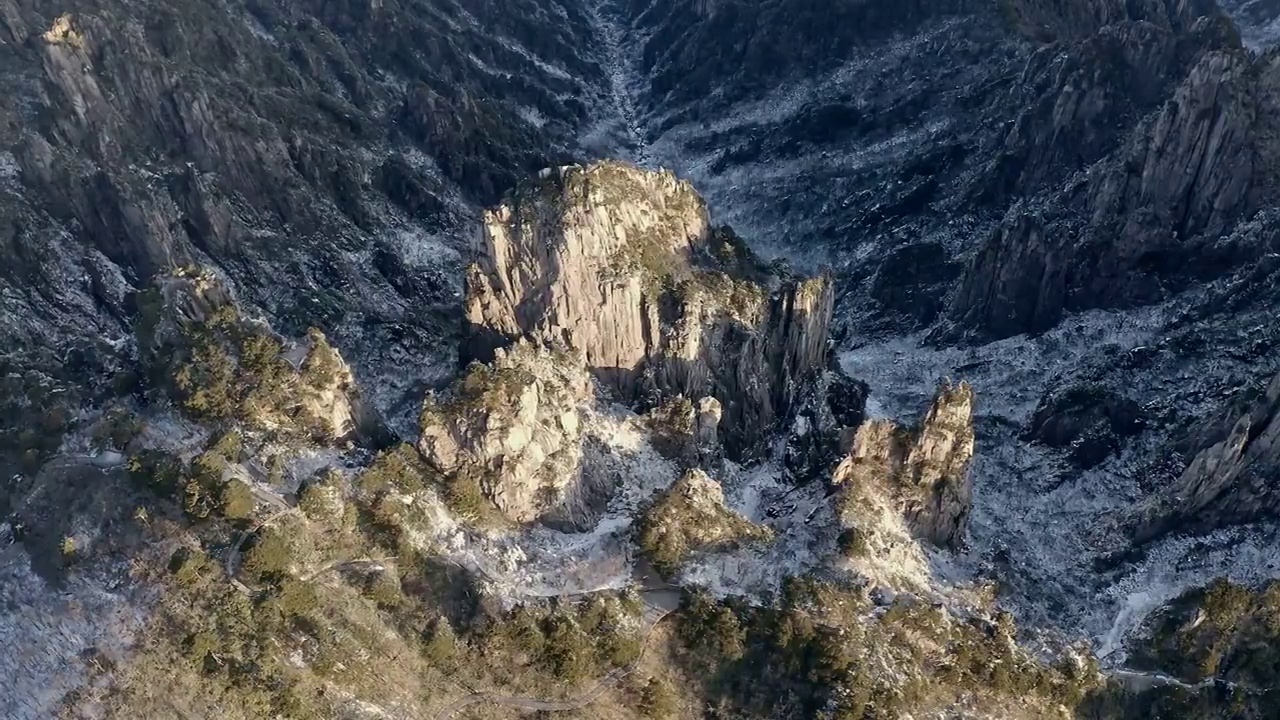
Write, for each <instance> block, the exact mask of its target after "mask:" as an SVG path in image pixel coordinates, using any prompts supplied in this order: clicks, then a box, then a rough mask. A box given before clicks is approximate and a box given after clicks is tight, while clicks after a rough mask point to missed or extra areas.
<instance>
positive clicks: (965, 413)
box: [832, 383, 974, 548]
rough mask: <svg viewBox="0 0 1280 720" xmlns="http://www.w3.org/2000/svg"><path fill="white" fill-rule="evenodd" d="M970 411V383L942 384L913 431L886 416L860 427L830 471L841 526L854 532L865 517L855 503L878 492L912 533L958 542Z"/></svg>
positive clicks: (965, 503) (967, 487)
mask: <svg viewBox="0 0 1280 720" xmlns="http://www.w3.org/2000/svg"><path fill="white" fill-rule="evenodd" d="M973 411H974V393H973V389H972V388H971V387H969V386H968V385H967V384H965V383H959V384H957V385H950V384H944V385H942V386H941V387H940V388H939V389H938V391H937V394H936V396H935V397H934V400H933V404H932V405H931V406H930V407H929V411H928V412H927V413H926V414H925V416H924V418H923V420H922V421H921V423H920V426H919V428H918V429H915V430H912V429H908V428H903V427H900V426H898V425H897V424H895V423H893V422H891V421H888V420H873V421H869V422H866V423H864V424H863V425H861V426H860V427H859V428H858V430H857V433H856V434H855V435H854V438H853V442H852V447H851V448H850V451H849V454H848V455H847V456H846V457H845V458H844V460H842V461H841V463H840V465H839V466H838V467H837V468H836V469H835V472H834V473H833V475H832V483H833V484H834V485H835V486H836V488H837V490H838V493H839V494H840V495H841V497H842V498H843V499H842V500H839V501H837V505H838V506H839V507H842V508H844V510H842V513H843V516H842V517H843V522H844V523H845V524H846V526H847V527H849V528H851V529H853V530H854V531H860V530H859V528H863V527H864V524H865V521H864V520H860V519H859V518H860V517H861V516H862V513H861V510H859V508H858V505H859V504H860V503H862V502H865V501H867V499H868V498H869V497H872V496H878V497H880V498H885V499H889V500H891V501H892V503H894V504H895V505H896V511H897V513H900V515H901V517H902V519H903V521H904V522H905V523H906V526H907V527H908V528H909V529H910V532H911V534H912V535H913V536H915V537H916V538H918V539H920V540H924V541H926V542H929V543H932V544H933V545H937V546H939V547H950V548H955V547H958V546H959V545H960V543H961V542H962V539H963V535H964V530H965V523H966V521H967V520H968V516H969V511H970V509H971V504H972V497H973V480H972V478H971V477H970V475H969V461H970V459H972V457H973V452H974V431H973ZM877 502H883V500H878V501H877ZM862 531H864V532H865V529H864V530H862Z"/></svg>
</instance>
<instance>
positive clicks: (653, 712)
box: [639, 677, 678, 720]
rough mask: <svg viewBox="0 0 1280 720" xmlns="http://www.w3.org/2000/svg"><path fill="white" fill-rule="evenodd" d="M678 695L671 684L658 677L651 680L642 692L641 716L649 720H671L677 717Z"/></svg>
mask: <svg viewBox="0 0 1280 720" xmlns="http://www.w3.org/2000/svg"><path fill="white" fill-rule="evenodd" d="M677 709H678V708H677V705H676V694H675V692H674V691H673V690H672V689H671V684H670V683H668V682H666V681H664V680H660V679H659V678H656V677H651V678H649V682H647V683H645V685H644V687H643V688H641V690H640V702H639V710H640V715H641V716H642V717H644V718H646V719H647V720H670V718H672V717H675V714H676V710H677Z"/></svg>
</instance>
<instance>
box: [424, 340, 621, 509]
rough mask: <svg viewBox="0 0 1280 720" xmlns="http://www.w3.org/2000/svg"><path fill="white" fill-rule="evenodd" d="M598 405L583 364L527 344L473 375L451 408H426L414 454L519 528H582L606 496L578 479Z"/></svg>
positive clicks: (431, 403) (501, 353)
mask: <svg viewBox="0 0 1280 720" xmlns="http://www.w3.org/2000/svg"><path fill="white" fill-rule="evenodd" d="M592 399H593V387H592V383H591V378H590V376H589V375H588V374H587V372H586V368H585V367H584V366H583V364H582V362H581V360H580V359H579V358H577V357H575V356H574V355H572V354H570V353H566V352H556V351H553V350H550V349H547V348H543V347H538V346H534V345H531V344H529V343H528V342H521V343H518V344H516V345H515V346H513V347H511V348H510V349H509V350H508V349H501V348H500V349H498V350H497V351H496V354H495V357H494V360H493V363H492V364H491V365H481V364H478V363H477V364H475V365H473V366H472V367H471V368H469V369H468V371H467V372H466V374H465V375H464V376H463V377H462V379H460V380H459V381H458V383H457V384H456V386H455V387H454V389H453V391H452V392H451V393H450V395H449V396H448V397H447V398H442V399H441V400H435V399H430V400H428V402H427V404H426V407H425V408H424V409H423V411H422V421H421V422H422V434H421V435H420V436H419V439H418V448H419V449H420V450H421V451H422V454H423V456H424V457H425V458H426V460H427V461H428V462H430V463H431V464H432V465H433V466H435V467H436V468H437V469H439V470H440V471H441V472H443V473H445V474H447V475H453V476H458V475H462V476H464V477H463V478H459V480H458V481H459V482H470V483H474V484H475V485H476V486H477V487H478V488H479V490H480V491H481V492H482V493H483V494H484V496H485V497H486V498H487V499H488V500H489V501H490V502H492V503H493V504H494V505H495V506H497V508H498V510H500V511H501V512H502V513H503V515H505V516H506V517H507V518H509V519H511V520H512V521H514V522H517V523H530V522H534V521H537V520H547V519H553V520H560V521H563V522H566V523H569V524H575V523H581V522H582V521H583V519H584V518H586V517H588V516H589V515H590V510H589V508H590V506H591V505H593V504H598V502H596V499H595V498H593V495H594V494H599V493H600V492H601V490H600V489H599V488H597V489H594V490H593V489H592V487H591V485H590V483H591V478H590V477H589V476H584V474H583V470H582V443H583V435H582V425H583V423H584V419H583V416H582V409H581V408H582V406H584V405H587V404H589V403H590V402H591V401H592ZM604 490H605V496H606V498H607V488H606V489H604Z"/></svg>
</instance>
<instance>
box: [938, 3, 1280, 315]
mask: <svg viewBox="0 0 1280 720" xmlns="http://www.w3.org/2000/svg"><path fill="white" fill-rule="evenodd" d="M1204 22H1209V21H1207V20H1206V21H1204ZM1204 22H1202V23H1200V24H1197V26H1196V30H1197V32H1198V34H1194V35H1193V36H1181V37H1171V36H1166V35H1162V34H1160V33H1153V32H1151V31H1150V30H1143V31H1139V30H1137V29H1130V32H1131V35H1130V36H1128V40H1127V43H1126V44H1123V45H1121V47H1120V48H1119V50H1125V51H1127V52H1130V53H1131V54H1135V56H1134V57H1133V58H1131V59H1129V60H1126V61H1125V62H1124V63H1122V65H1123V66H1124V68H1122V69H1117V71H1116V72H1117V73H1118V74H1119V76H1121V77H1125V78H1126V80H1125V81H1124V83H1122V85H1125V84H1129V85H1132V84H1134V83H1139V84H1141V85H1142V87H1141V88H1139V87H1137V86H1136V85H1135V86H1134V87H1133V88H1131V89H1130V90H1123V89H1121V86H1118V85H1117V86H1114V87H1111V89H1107V88H1108V87H1109V86H1107V85H1106V83H1105V78H1106V77H1108V75H1105V74H1104V75H1101V76H1089V77H1080V78H1078V79H1077V80H1074V81H1067V83H1066V85H1064V86H1063V87H1061V88H1059V89H1058V90H1055V91H1053V92H1051V93H1049V94H1048V95H1047V96H1046V97H1050V98H1056V100H1055V104H1054V108H1055V112H1057V111H1059V110H1063V108H1069V107H1077V106H1079V104H1080V103H1084V104H1085V105H1088V104H1089V103H1101V105H1099V106H1098V107H1094V108H1092V109H1091V110H1090V112H1091V113H1096V115H1094V116H1093V117H1095V119H1096V122H1098V123H1101V124H1100V125H1098V127H1099V129H1100V131H1101V130H1105V131H1106V132H1111V130H1110V129H1109V128H1112V127H1114V123H1115V117H1116V116H1117V115H1119V116H1125V115H1126V114H1131V111H1132V110H1137V109H1139V108H1140V107H1141V104H1142V102H1141V98H1143V97H1146V98H1153V97H1158V96H1159V88H1160V87H1161V84H1162V81H1161V77H1163V76H1166V75H1168V74H1169V72H1170V71H1169V70H1168V69H1167V68H1169V67H1177V66H1178V64H1179V63H1186V64H1187V67H1189V68H1190V69H1189V70H1188V71H1187V75H1186V77H1185V79H1184V80H1183V81H1182V82H1181V85H1180V86H1178V88H1177V90H1176V92H1174V94H1173V96H1172V98H1170V99H1169V100H1168V101H1167V102H1165V103H1164V105H1163V106H1162V107H1161V109H1160V110H1159V111H1158V112H1156V113H1155V114H1154V115H1152V116H1151V117H1150V118H1149V119H1148V120H1146V121H1144V122H1140V123H1138V125H1137V126H1136V127H1135V128H1134V129H1133V130H1132V131H1131V132H1130V134H1129V137H1128V139H1127V140H1126V142H1125V143H1124V145H1123V146H1121V147H1119V148H1116V149H1115V150H1114V152H1111V154H1110V155H1106V156H1104V155H1102V154H1098V153H1096V152H1095V150H1092V149H1091V150H1083V151H1078V152H1086V153H1089V152H1094V153H1095V154H1094V155H1093V156H1092V157H1091V158H1090V157H1079V158H1075V159H1074V160H1073V161H1072V162H1071V163H1067V165H1075V166H1077V167H1079V166H1083V165H1084V164H1085V163H1086V162H1091V161H1092V160H1093V159H1098V158H1100V159H1098V160H1097V162H1096V163H1094V164H1093V166H1092V167H1091V168H1090V170H1089V172H1088V174H1087V176H1077V178H1076V179H1074V180H1072V181H1071V182H1070V183H1068V185H1067V187H1066V188H1065V189H1064V190H1065V191H1064V192H1063V193H1062V194H1061V195H1060V196H1058V197H1057V198H1055V199H1053V200H1049V199H1046V198H1041V199H1037V200H1034V201H1031V200H1029V201H1025V202H1020V203H1017V204H1015V205H1014V206H1012V208H1011V209H1010V210H1009V211H1008V213H1007V215H1006V217H1005V219H1004V221H1003V222H1002V223H1001V225H1000V226H999V227H998V229H996V230H995V231H994V232H992V234H991V235H990V236H989V237H988V239H987V240H986V241H985V242H984V244H983V245H982V247H981V249H980V250H979V252H978V253H977V254H976V255H975V256H974V257H973V258H972V260H971V261H970V264H969V266H968V269H967V270H966V273H965V275H964V278H963V280H962V281H961V284H960V287H959V290H958V291H957V293H956V295H955V297H954V303H953V305H952V308H951V312H950V319H951V321H952V322H954V323H955V324H956V325H958V326H959V327H961V328H966V329H969V330H976V331H977V332H978V333H979V334H981V335H984V336H986V337H995V338H1000V337H1007V336H1010V335H1015V334H1018V333H1022V332H1040V331H1043V330H1045V329H1047V328H1049V327H1052V326H1053V325H1055V324H1056V323H1057V322H1058V320H1059V319H1061V317H1062V315H1063V313H1065V312H1067V311H1071V310H1085V309H1090V308H1096V307H1113V306H1117V305H1127V304H1134V303H1149V302H1154V301H1157V300H1159V299H1161V298H1163V297H1165V296H1166V295H1167V294H1168V293H1170V292H1173V291H1176V290H1177V289H1179V288H1180V287H1183V286H1185V285H1186V284H1187V282H1188V281H1189V280H1191V279H1196V278H1204V277H1213V276H1215V274H1220V273H1222V272H1223V271H1224V270H1225V269H1228V268H1231V267H1234V266H1239V265H1240V264H1242V263H1244V262H1247V261H1248V260H1249V259H1250V252H1249V251H1248V250H1244V249H1240V251H1238V252H1236V254H1235V255H1234V256H1230V257H1223V253H1222V252H1221V251H1215V250H1214V245H1215V242H1216V241H1217V240H1218V239H1219V238H1221V237H1224V236H1225V235H1227V234H1228V233H1229V232H1230V231H1231V230H1232V229H1233V228H1234V226H1235V225H1236V224H1237V223H1239V222H1241V221H1242V220H1243V219H1246V218H1247V217H1248V216H1249V215H1250V214H1251V213H1252V212H1253V211H1254V210H1256V209H1257V208H1258V207H1259V206H1260V204H1261V203H1263V202H1264V199H1265V198H1269V197H1272V196H1273V194H1274V192H1275V190H1274V188H1275V183H1276V179H1275V178H1276V170H1277V169H1278V167H1280V165H1277V163H1275V162H1274V159H1273V158H1274V157H1275V156H1276V154H1277V153H1278V152H1280V149H1277V148H1280V145H1277V143H1276V141H1275V137H1276V136H1277V133H1276V132H1275V130H1274V129H1272V128H1271V127H1270V125H1271V124H1272V123H1271V121H1270V120H1263V118H1265V117H1267V115H1268V114H1269V111H1268V112H1265V113H1264V112H1263V110H1262V109H1261V108H1262V107H1263V106H1265V107H1268V108H1269V107H1271V105H1273V104H1274V102H1273V100H1272V97H1273V96H1274V95H1275V94H1276V93H1275V91H1274V90H1273V89H1272V87H1273V86H1275V85H1276V83H1277V80H1280V74H1276V77H1275V78H1273V77H1272V74H1271V73H1272V72H1273V71H1272V70H1271V67H1272V65H1274V62H1273V61H1269V60H1265V59H1263V60H1254V59H1252V58H1251V57H1250V56H1249V55H1247V54H1246V53H1244V52H1242V51H1241V50H1240V49H1239V47H1238V40H1237V41H1236V42H1237V45H1236V46H1234V47H1233V46H1231V44H1230V42H1229V41H1228V40H1223V39H1221V38H1218V37H1217V36H1216V35H1214V34H1213V30H1212V28H1202V27H1201V25H1203V24H1204ZM1119 32H1120V29H1114V30H1109V31H1108V32H1106V33H1102V34H1100V35H1099V38H1101V37H1102V36H1103V35H1107V34H1112V35H1114V34H1116V33H1119ZM1132 33H1136V34H1132ZM1143 33H1145V35H1144V34H1143ZM1144 37H1145V38H1146V39H1145V40H1143V39H1142V38H1144ZM1095 40H1097V39H1096V38H1095ZM1215 47H1216V48H1218V49H1212V48H1215ZM1184 56H1185V57H1189V58H1190V61H1187V60H1185V59H1182V58H1184ZM1135 63H1136V64H1135ZM1162 68H1163V69H1162ZM1113 74H1115V73H1113ZM1099 78H1102V80H1099ZM1143 78H1146V79H1143ZM1098 82H1103V84H1102V85H1097V84H1096V83H1098ZM1091 83H1094V84H1091ZM1082 88H1083V89H1082ZM1082 92H1083V93H1084V94H1085V95H1084V98H1087V97H1088V96H1089V94H1090V93H1097V94H1098V95H1097V97H1096V98H1095V99H1094V100H1087V99H1084V98H1082V97H1078V96H1079V94H1080V93H1082ZM1073 98H1074V99H1073ZM1108 98H1110V99H1108ZM1120 98H1123V103H1122V105H1116V103H1120V102H1121V99H1120ZM1108 103H1109V104H1110V105H1112V107H1109V108H1108V107H1104V106H1105V105H1107V104H1108ZM1134 103H1136V104H1134ZM1125 107H1128V108H1129V110H1130V113H1126V111H1125ZM1026 117H1027V116H1024V119H1025V118H1026ZM1020 122H1021V121H1020ZM1063 122H1064V123H1066V125H1065V126H1064V127H1063V129H1061V130H1059V129H1058V121H1057V120H1054V121H1053V122H1052V123H1042V125H1043V128H1044V129H1048V128H1054V131H1053V135H1054V137H1061V138H1063V142H1066V143H1067V145H1065V146H1063V147H1064V148H1067V147H1069V148H1078V147H1086V148H1095V149H1096V148H1105V147H1107V145H1108V141H1107V140H1105V139H1103V138H1101V137H1093V136H1090V135H1089V133H1090V132H1092V131H1088V130H1087V126H1090V125H1091V123H1093V122H1095V121H1093V120H1088V121H1086V120H1083V119H1081V118H1076V119H1075V120H1069V121H1068V120H1065V119H1064V120H1063ZM1080 122H1084V123H1085V125H1083V126H1082V125H1080ZM1019 127H1021V125H1019ZM1072 128H1074V129H1072ZM1039 132H1040V134H1043V132H1042V131H1039ZM1076 132H1084V133H1085V135H1080V136H1075V135H1073V134H1072V133H1076ZM1064 133H1065V134H1064ZM1013 138H1014V136H1013V135H1011V136H1010V142H1012V139H1013ZM1016 147H1022V148H1025V149H1028V150H1030V151H1031V152H1032V154H1030V155H1029V154H1027V153H1026V152H1022V151H1018V152H1014V150H1015V149H1016ZM1054 147H1055V142H1054V141H1053V140H1052V139H1050V138H1047V137H1045V138H1041V139H1030V140H1027V141H1025V142H1024V141H1019V144H1018V145H1017V146H1013V145H1010V146H1009V147H1008V148H1007V149H1006V153H1005V154H1004V155H1002V156H1001V158H1000V160H999V161H998V163H997V164H999V163H1000V162H1003V163H1005V164H1008V165H1009V167H1007V168H1006V169H1005V171H1003V176H1005V177H1006V179H1009V178H1010V177H1011V176H1009V175H1008V171H1017V172H1020V173H1021V175H1020V179H1018V180H1016V181H1015V180H1012V179H1010V182H1011V183H1012V185H1011V186H1013V187H1018V188H1019V189H1020V191H1025V190H1027V189H1034V186H1035V182H1034V178H1035V177H1037V176H1043V177H1050V176H1052V173H1048V172H1047V171H1046V170H1044V168H1047V167H1051V166H1053V165H1054V164H1058V163H1061V162H1062V161H1063V158H1062V157H1061V156H1060V155H1056V154H1054V153H1057V152H1058V151H1057V150H1054ZM1045 153H1050V154H1048V155H1045ZM1036 168H1040V169H1036ZM1028 173H1030V175H1028ZM1028 183H1030V184H1028ZM984 187H987V189H991V188H992V186H990V185H987V186H984ZM995 187H996V188H997V189H998V183H997V186H995ZM1081 217H1083V218H1084V220H1083V221H1082V220H1081Z"/></svg>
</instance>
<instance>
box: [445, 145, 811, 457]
mask: <svg viewBox="0 0 1280 720" xmlns="http://www.w3.org/2000/svg"><path fill="white" fill-rule="evenodd" d="M478 246H479V247H478V259H477V261H476V263H475V264H473V265H472V266H471V267H470V268H469V269H468V274H467V297H466V319H467V324H468V340H467V348H466V353H465V355H466V356H468V357H470V358H474V359H480V360H485V359H488V358H490V357H492V354H493V350H494V349H495V348H498V347H502V346H504V345H507V344H509V343H510V342H512V341H513V340H514V339H516V338H519V337H530V338H534V339H537V340H539V341H542V342H547V343H563V344H565V345H567V346H568V347H570V348H573V349H575V350H577V351H580V352H581V353H582V354H583V355H584V357H585V358H586V362H587V365H588V367H590V369H591V371H592V373H593V374H594V375H595V376H596V378H597V379H599V380H600V381H601V382H602V384H603V385H604V386H605V387H607V388H609V389H610V390H612V391H613V392H614V393H616V394H617V396H618V397H619V398H621V399H622V400H624V401H627V402H632V403H639V404H641V405H654V404H658V403H659V402H661V400H663V399H665V398H670V397H674V396H676V395H683V396H684V397H687V398H703V397H714V398H715V399H716V400H717V401H719V403H720V405H721V408H722V420H721V423H720V439H721V441H722V442H723V444H724V447H725V450H726V452H727V453H728V454H729V455H730V456H731V457H748V456H754V455H757V454H759V453H760V452H761V451H762V449H763V448H762V445H763V442H764V440H765V439H766V438H767V437H768V436H769V435H770V434H771V433H772V432H773V431H775V430H776V429H777V428H778V427H779V425H780V423H781V422H782V421H784V420H785V419H786V418H787V417H788V416H789V415H790V414H791V413H792V412H793V410H794V408H795V406H796V403H797V400H798V397H799V393H800V392H801V389H802V388H804V387H805V385H806V383H807V382H808V381H810V380H811V379H812V378H814V377H815V376H816V375H817V373H819V372H820V371H822V370H824V369H825V368H826V366H827V359H828V341H827V336H828V328H829V326H830V323H831V314H832V305H833V301H834V295H833V289H832V282H831V279H830V278H829V277H828V276H827V275H821V276H818V277H810V278H804V277H798V276H796V275H794V274H792V273H791V272H790V271H788V270H786V269H785V268H780V267H772V266H765V265H763V264H762V263H761V262H760V261H758V260H757V259H756V258H755V256H754V255H753V254H752V253H751V252H750V251H749V250H748V249H747V247H746V246H745V244H744V243H743V242H742V241H741V240H740V239H739V238H737V237H736V236H735V235H734V234H733V232H732V231H731V230H729V229H728V228H724V227H721V228H713V227H712V224H711V221H710V218H709V216H708V213H707V208H706V205H705V203H704V202H703V201H702V199H701V198H700V197H699V196H698V195H697V193H696V192H695V191H694V190H693V187H692V186H691V185H690V184H689V183H687V182H685V181H683V180H679V179H677V178H676V177H675V176H674V175H672V174H670V173H667V172H647V171H642V170H639V169H636V168H634V167H631V166H628V165H624V164H621V163H616V162H606V163H599V164H595V165H592V166H589V167H579V166H571V167H566V168H560V169H558V170H550V171H546V172H545V173H544V174H543V176H542V177H540V178H539V179H538V180H536V181H532V182H529V183H527V184H524V185H522V186H520V187H519V188H518V189H517V190H516V191H515V192H514V193H513V194H511V195H510V196H509V197H508V199H507V201H506V203H505V204H504V205H502V206H501V207H499V208H497V209H496V210H493V211H491V212H488V213H486V214H485V216H484V220H483V223H482V227H481V228H480V231H479V234H478Z"/></svg>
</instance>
